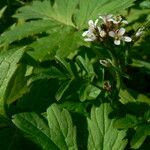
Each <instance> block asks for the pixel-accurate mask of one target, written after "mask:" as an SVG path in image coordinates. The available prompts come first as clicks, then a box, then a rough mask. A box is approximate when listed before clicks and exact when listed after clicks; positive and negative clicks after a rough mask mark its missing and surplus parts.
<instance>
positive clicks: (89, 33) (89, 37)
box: [82, 19, 98, 42]
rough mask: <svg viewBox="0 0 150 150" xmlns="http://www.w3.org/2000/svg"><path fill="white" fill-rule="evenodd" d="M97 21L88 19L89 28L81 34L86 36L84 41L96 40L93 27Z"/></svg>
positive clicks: (94, 27)
mask: <svg viewBox="0 0 150 150" xmlns="http://www.w3.org/2000/svg"><path fill="white" fill-rule="evenodd" d="M97 23H98V19H97V20H96V21H95V22H94V21H93V20H89V21H88V24H89V29H88V30H87V31H85V32H83V34H82V36H83V37H86V38H85V39H84V41H86V42H91V41H95V40H96V35H95V29H96V26H97Z"/></svg>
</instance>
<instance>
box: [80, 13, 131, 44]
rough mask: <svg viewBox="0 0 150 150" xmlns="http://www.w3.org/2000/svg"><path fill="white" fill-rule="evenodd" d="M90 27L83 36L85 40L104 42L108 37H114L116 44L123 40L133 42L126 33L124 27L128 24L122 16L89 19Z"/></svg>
mask: <svg viewBox="0 0 150 150" xmlns="http://www.w3.org/2000/svg"><path fill="white" fill-rule="evenodd" d="M100 20H102V21H103V23H102V24H101V25H98V24H99V21H100ZM88 24H89V28H88V30H87V31H85V32H84V33H83V34H82V36H83V37H84V40H85V41H87V42H89V41H100V42H103V41H105V40H106V39H107V38H113V40H114V44H115V45H120V44H121V41H124V42H131V41H132V39H131V37H129V36H126V35H125V32H126V30H125V28H123V27H122V25H124V24H128V22H127V21H126V20H124V19H123V18H122V17H121V16H113V15H111V14H110V15H106V16H99V18H98V19H97V20H96V21H93V20H89V22H88Z"/></svg>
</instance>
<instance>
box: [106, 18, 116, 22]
mask: <svg viewBox="0 0 150 150" xmlns="http://www.w3.org/2000/svg"><path fill="white" fill-rule="evenodd" d="M107 21H109V22H111V21H112V22H114V21H115V20H114V19H113V18H108V19H107Z"/></svg>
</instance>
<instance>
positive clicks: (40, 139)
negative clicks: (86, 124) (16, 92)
mask: <svg viewBox="0 0 150 150" xmlns="http://www.w3.org/2000/svg"><path fill="white" fill-rule="evenodd" d="M47 119H48V124H47V122H46V121H45V120H44V118H42V117H40V116H39V115H37V114H36V113H32V112H31V113H21V114H17V115H14V116H13V119H12V121H13V123H14V124H15V125H16V126H17V127H18V128H19V129H20V130H21V131H22V132H23V133H24V135H25V137H27V138H28V139H30V140H31V141H33V142H34V143H36V144H37V145H39V146H40V147H41V148H42V150H51V149H52V150H59V149H61V150H68V149H70V150H71V149H73V150H77V143H76V129H75V127H74V126H73V123H72V120H71V116H70V114H69V112H68V111H67V110H65V109H63V110H61V109H60V108H59V107H58V106H57V105H56V104H53V105H52V106H50V107H49V108H48V109H47Z"/></svg>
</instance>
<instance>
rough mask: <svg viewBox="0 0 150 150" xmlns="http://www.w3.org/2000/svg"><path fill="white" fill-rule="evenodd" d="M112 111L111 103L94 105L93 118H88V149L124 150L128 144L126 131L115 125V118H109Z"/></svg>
mask: <svg viewBox="0 0 150 150" xmlns="http://www.w3.org/2000/svg"><path fill="white" fill-rule="evenodd" d="M111 111H112V109H111V107H110V105H109V104H101V105H100V107H97V108H96V107H93V108H92V110H91V119H88V120H87V121H88V130H89V137H88V149H89V150H123V149H124V148H125V146H126V144H127V141H126V140H125V139H124V138H125V136H126V133H125V131H118V130H117V129H115V128H114V127H113V123H114V120H113V119H109V117H108V116H109V113H110V112H111Z"/></svg>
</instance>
